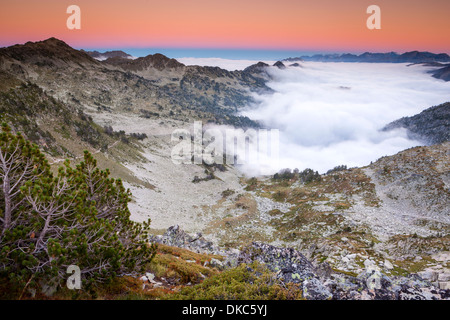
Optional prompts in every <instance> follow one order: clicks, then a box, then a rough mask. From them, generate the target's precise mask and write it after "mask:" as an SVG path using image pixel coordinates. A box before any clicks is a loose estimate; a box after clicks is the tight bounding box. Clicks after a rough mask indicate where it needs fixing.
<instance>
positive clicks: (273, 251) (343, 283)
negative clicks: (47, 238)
mask: <svg viewBox="0 0 450 320" xmlns="http://www.w3.org/2000/svg"><path fill="white" fill-rule="evenodd" d="M151 240H152V241H154V242H158V243H165V244H167V245H172V246H177V247H181V248H187V249H190V250H193V251H197V252H206V253H213V254H221V255H224V256H225V263H221V262H220V269H223V268H229V267H235V266H236V265H239V264H242V263H245V264H247V265H249V264H251V263H253V262H255V261H257V262H258V263H260V264H263V265H265V266H266V267H267V268H268V269H269V270H271V271H272V272H274V273H275V274H276V277H277V279H279V280H280V281H281V282H283V283H296V284H299V285H300V286H301V289H302V293H303V297H304V298H306V299H308V300H443V299H444V300H450V289H448V288H439V286H435V285H433V284H432V283H431V282H430V281H428V280H425V279H423V278H422V277H420V276H419V275H417V274H411V275H408V276H406V277H403V276H402V277H398V276H397V277H393V276H391V277H388V276H386V275H385V274H384V273H383V272H382V271H381V270H380V269H379V268H378V267H377V266H376V265H375V264H373V263H371V261H370V260H367V262H366V263H365V266H366V268H365V269H364V271H363V272H361V273H360V274H359V275H357V276H356V277H354V276H350V275H346V274H342V273H339V272H334V271H333V270H332V269H331V268H330V267H329V266H328V264H327V263H323V264H319V265H314V264H313V263H311V262H310V261H309V260H308V259H307V258H306V257H305V256H304V255H303V254H302V253H301V252H300V251H298V250H295V249H293V248H280V247H276V246H273V245H270V244H266V243H261V242H253V243H251V244H250V245H248V246H246V247H244V248H243V249H242V250H240V251H238V252H236V251H235V250H234V251H233V250H229V249H223V248H220V247H216V246H214V245H212V243H210V242H207V241H205V240H204V239H203V238H202V235H201V234H195V235H194V236H191V235H189V234H187V233H186V232H184V231H183V230H182V229H181V228H180V227H179V226H178V225H176V226H172V227H170V228H168V229H167V231H166V232H165V233H164V235H163V236H156V237H153V238H152V239H151ZM230 261H233V262H234V263H230ZM444 277H445V275H442V279H444Z"/></svg>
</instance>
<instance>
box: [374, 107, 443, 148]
mask: <svg viewBox="0 0 450 320" xmlns="http://www.w3.org/2000/svg"><path fill="white" fill-rule="evenodd" d="M397 128H405V129H407V130H408V135H409V137H410V138H411V139H416V140H422V141H424V142H426V143H428V144H435V143H442V142H445V141H449V140H450V102H446V103H443V104H440V105H438V106H434V107H431V108H428V109H425V110H424V111H422V112H421V113H419V114H417V115H415V116H412V117H404V118H401V119H399V120H396V121H394V122H391V123H389V124H388V125H386V126H385V127H384V128H383V129H382V130H383V131H389V130H392V129H397Z"/></svg>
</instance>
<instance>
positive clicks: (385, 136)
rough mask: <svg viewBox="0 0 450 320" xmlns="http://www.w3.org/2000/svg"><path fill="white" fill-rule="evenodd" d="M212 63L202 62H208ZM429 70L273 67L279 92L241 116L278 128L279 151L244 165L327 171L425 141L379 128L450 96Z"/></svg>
mask: <svg viewBox="0 0 450 320" xmlns="http://www.w3.org/2000/svg"><path fill="white" fill-rule="evenodd" d="M222 60H224V59H217V60H216V62H218V63H217V65H218V66H222V67H223V66H226V68H227V69H229V70H232V69H243V68H245V67H246V66H248V65H250V64H252V63H254V61H248V60H246V61H236V60H228V61H222ZM195 61H196V62H197V63H196V64H199V62H200V61H199V60H198V59H196V60H195ZM185 62H186V61H185ZM213 62H214V60H213V59H208V60H207V61H204V63H205V65H206V63H208V64H209V65H214V63H213ZM233 62H234V64H233ZM429 70H430V67H424V66H422V65H410V66H408V65H407V64H387V63H386V64H384V63H383V64H381V63H322V62H301V67H287V68H286V69H278V68H276V67H270V68H269V70H268V72H269V74H270V75H271V77H272V79H273V80H272V81H270V82H269V83H268V86H269V87H270V88H272V89H273V90H274V93H271V94H259V95H257V94H255V100H256V103H255V104H253V105H251V106H248V108H246V109H245V110H243V111H241V115H245V116H248V117H249V118H251V119H253V120H257V121H260V122H261V123H262V124H264V126H266V127H268V128H274V129H278V130H279V157H278V158H277V157H275V158H271V157H260V158H261V159H263V160H262V161H260V162H258V163H250V164H248V165H244V166H242V167H241V168H242V169H243V170H244V172H246V173H247V174H249V175H258V174H273V173H274V172H276V171H278V170H280V169H282V168H291V169H294V168H298V169H300V170H303V169H305V168H312V169H314V170H318V171H319V172H320V173H324V172H326V171H327V170H329V169H331V168H333V167H335V166H337V165H347V166H348V167H354V166H364V165H367V164H370V162H371V161H376V160H377V159H378V158H380V157H382V156H386V155H392V154H395V153H397V152H399V151H401V150H404V149H407V148H410V147H413V146H418V145H421V142H419V141H413V140H410V139H408V137H407V135H406V131H405V130H403V129H399V130H394V131H389V132H383V131H380V129H382V128H383V127H384V126H385V125H386V124H388V123H389V122H391V121H393V120H396V119H399V118H401V117H405V116H412V115H415V114H417V113H420V112H421V111H423V110H424V109H426V108H429V107H431V106H434V105H438V104H441V103H443V102H446V101H450V82H444V81H442V80H438V79H435V78H433V77H432V76H431V75H430V74H428V73H427V71H429ZM242 156H244V155H242Z"/></svg>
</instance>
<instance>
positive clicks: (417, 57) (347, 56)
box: [285, 51, 450, 63]
mask: <svg viewBox="0 0 450 320" xmlns="http://www.w3.org/2000/svg"><path fill="white" fill-rule="evenodd" d="M285 61H322V62H378V63H381V62H385V63H408V62H409V63H425V62H450V56H449V55H448V54H446V53H439V54H436V53H431V52H427V51H424V52H419V51H410V52H405V53H403V54H398V53H396V52H388V53H371V52H365V53H363V54H360V55H355V54H351V53H344V54H337V53H334V54H316V55H313V56H301V57H299V58H287V59H285Z"/></svg>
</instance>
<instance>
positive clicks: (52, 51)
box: [0, 37, 95, 66]
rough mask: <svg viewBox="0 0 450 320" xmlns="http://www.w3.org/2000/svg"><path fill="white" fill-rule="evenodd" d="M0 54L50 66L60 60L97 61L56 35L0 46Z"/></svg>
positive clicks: (75, 61)
mask: <svg viewBox="0 0 450 320" xmlns="http://www.w3.org/2000/svg"><path fill="white" fill-rule="evenodd" d="M0 56H6V57H8V58H12V59H15V60H18V61H24V62H31V63H38V64H39V63H44V64H46V65H48V66H53V65H58V64H59V63H58V62H61V61H62V62H63V63H65V64H67V63H69V62H74V63H81V62H89V63H92V62H94V63H95V60H94V59H92V58H91V57H90V56H89V55H88V54H87V53H85V52H81V51H78V50H76V49H73V48H72V47H71V46H69V45H68V44H67V43H65V42H64V41H62V40H59V39H57V38H54V37H51V38H48V39H46V40H43V41H36V42H31V41H29V42H27V43H25V44H16V45H13V46H10V47H6V48H0Z"/></svg>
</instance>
